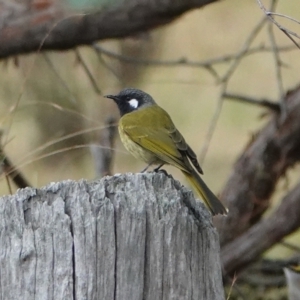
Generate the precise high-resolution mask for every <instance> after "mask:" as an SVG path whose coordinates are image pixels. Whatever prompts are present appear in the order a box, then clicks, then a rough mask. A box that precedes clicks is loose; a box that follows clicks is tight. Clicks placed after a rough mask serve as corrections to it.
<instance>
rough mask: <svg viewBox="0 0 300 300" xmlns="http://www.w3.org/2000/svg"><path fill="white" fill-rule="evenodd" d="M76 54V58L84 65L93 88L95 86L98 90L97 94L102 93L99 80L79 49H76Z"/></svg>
mask: <svg viewBox="0 0 300 300" xmlns="http://www.w3.org/2000/svg"><path fill="white" fill-rule="evenodd" d="M75 54H76V59H77V60H78V62H79V63H80V64H81V65H82V67H83V70H84V71H85V73H86V75H87V76H88V78H89V80H90V82H91V84H92V86H93V88H94V91H95V92H96V94H98V95H101V94H102V93H101V90H100V88H99V87H98V84H97V81H96V79H95V78H94V76H93V74H92V72H91V71H90V69H89V67H88V66H87V64H86V63H85V61H84V60H83V58H82V56H81V54H80V52H79V50H78V49H75Z"/></svg>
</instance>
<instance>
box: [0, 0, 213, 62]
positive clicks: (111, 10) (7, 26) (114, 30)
mask: <svg viewBox="0 0 300 300" xmlns="http://www.w3.org/2000/svg"><path fill="white" fill-rule="evenodd" d="M216 1H217V0H185V1H182V0H176V1H174V0H158V1H157V0H155V1H154V0H128V1H124V2H123V3H122V4H120V5H117V6H110V7H107V8H103V9H102V10H101V11H98V12H96V13H90V14H86V15H82V14H74V15H71V16H70V15H69V14H67V13H66V12H65V11H64V10H63V8H62V7H60V6H58V4H52V5H50V4H49V5H48V6H47V5H45V6H34V2H33V3H31V2H28V1H27V2H25V1H24V3H23V4H22V2H21V3H17V2H16V3H15V5H14V4H13V3H14V2H12V3H10V2H8V3H3V4H2V7H1V12H0V41H1V43H0V58H7V57H9V56H12V55H17V54H22V53H29V52H34V51H37V50H38V49H40V48H41V49H42V50H49V49H51V50H66V49H71V48H74V47H77V46H79V45H90V44H92V43H94V42H96V41H98V40H103V39H110V38H120V37H126V36H132V35H136V34H138V33H139V32H143V31H147V30H151V29H153V28H155V27H158V26H161V25H164V24H167V23H170V22H172V21H173V20H174V19H176V18H178V17H179V16H181V15H182V14H183V13H185V12H187V11H189V10H191V9H195V8H200V7H203V6H205V5H207V4H209V3H213V2H216ZM49 3H50V2H49ZM28 4H29V5H30V7H27V6H26V5H28Z"/></svg>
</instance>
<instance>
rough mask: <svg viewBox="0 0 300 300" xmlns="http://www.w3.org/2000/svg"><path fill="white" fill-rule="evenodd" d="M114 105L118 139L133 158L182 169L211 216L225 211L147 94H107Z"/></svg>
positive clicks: (186, 147)
mask: <svg viewBox="0 0 300 300" xmlns="http://www.w3.org/2000/svg"><path fill="white" fill-rule="evenodd" d="M105 97H106V98H111V99H113V100H114V101H115V103H116V104H117V105H118V108H119V110H120V114H121V119H120V122H119V133H120V138H121V140H122V142H123V144H124V146H125V148H126V149H127V150H128V151H129V152H130V153H131V154H132V155H133V156H135V157H136V158H138V159H140V160H143V161H144V162H146V163H147V164H148V166H150V165H159V168H160V167H161V166H162V165H163V164H169V165H172V166H174V167H176V168H178V169H180V170H181V171H182V173H183V174H184V175H185V177H186V178H187V179H188V181H189V182H190V184H191V185H192V186H193V188H194V189H195V190H196V191H197V192H198V194H199V195H200V196H201V198H202V199H203V200H204V202H205V203H206V205H207V206H208V207H209V209H210V211H211V212H212V214H213V215H216V214H227V209H226V208H225V207H224V206H223V204H222V203H221V202H220V200H219V199H218V198H217V197H216V196H215V195H214V194H213V193H212V191H211V190H210V189H209V188H208V187H207V185H206V184H205V183H204V181H203V180H202V179H201V177H200V175H199V173H200V174H203V172H202V169H201V167H200V165H199V163H198V161H197V157H196V154H195V153H194V151H193V150H192V149H191V148H190V146H189V145H188V144H187V143H186V141H185V140H184V138H183V136H182V135H181V133H180V132H179V131H178V130H177V128H176V127H175V125H174V123H173V121H172V120H171V118H170V116H169V114H168V113H167V112H166V111H165V110H163V109H162V108H161V107H160V106H158V105H157V104H156V102H155V101H154V99H153V98H152V97H151V96H150V95H149V94H147V93H145V92H143V91H141V90H138V89H133V88H126V89H124V90H122V91H121V92H120V93H119V94H118V95H107V96H105Z"/></svg>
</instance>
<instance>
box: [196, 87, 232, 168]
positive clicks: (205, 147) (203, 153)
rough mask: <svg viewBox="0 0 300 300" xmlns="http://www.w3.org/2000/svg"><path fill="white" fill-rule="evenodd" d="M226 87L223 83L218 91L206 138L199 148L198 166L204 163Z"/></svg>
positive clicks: (220, 110)
mask: <svg viewBox="0 0 300 300" xmlns="http://www.w3.org/2000/svg"><path fill="white" fill-rule="evenodd" d="M226 87H227V83H226V82H223V83H222V85H221V91H220V94H219V98H218V101H217V106H216V109H215V111H214V114H213V116H212V118H211V121H210V124H209V127H208V130H207V132H206V136H205V138H204V143H203V146H202V148H201V152H200V155H199V162H200V164H203V162H204V159H205V156H206V154H207V151H208V148H209V145H210V142H211V139H212V137H213V134H214V132H215V129H216V126H217V122H218V120H219V117H220V115H221V112H222V107H223V101H224V93H225V91H226Z"/></svg>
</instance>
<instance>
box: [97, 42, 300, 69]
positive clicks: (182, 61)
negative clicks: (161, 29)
mask: <svg viewBox="0 0 300 300" xmlns="http://www.w3.org/2000/svg"><path fill="white" fill-rule="evenodd" d="M93 48H94V49H95V50H96V52H98V53H101V54H104V55H106V56H108V57H110V58H112V59H117V60H120V61H122V62H124V63H129V64H137V65H144V66H161V67H177V66H187V67H196V68H197V67H199V68H204V69H205V68H207V67H209V66H211V65H214V64H222V63H226V62H229V61H232V60H234V59H236V56H237V54H236V53H232V54H227V55H223V56H220V57H216V58H213V59H207V60H203V61H191V60H189V59H187V58H185V57H182V58H179V59H176V60H147V59H141V58H136V57H132V56H126V55H122V54H118V53H115V52H113V51H110V50H108V49H105V48H103V47H101V46H100V45H99V44H95V43H94V44H93ZM292 50H295V46H294V45H287V46H282V47H280V48H279V51H292ZM270 51H272V48H271V47H268V46H265V45H260V46H258V47H253V48H251V49H248V50H247V51H246V52H245V54H244V55H245V56H247V55H252V54H256V53H260V52H261V53H262V52H270Z"/></svg>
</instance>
